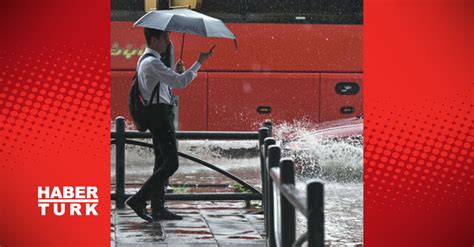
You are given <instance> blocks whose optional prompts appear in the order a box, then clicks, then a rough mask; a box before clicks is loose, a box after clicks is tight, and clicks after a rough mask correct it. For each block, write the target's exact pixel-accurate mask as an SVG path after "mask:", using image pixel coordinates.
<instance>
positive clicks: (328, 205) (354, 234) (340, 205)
mask: <svg viewBox="0 0 474 247" xmlns="http://www.w3.org/2000/svg"><path fill="white" fill-rule="evenodd" d="M273 132H274V136H275V138H276V139H277V140H281V142H280V145H281V146H282V156H283V157H291V158H293V159H294V160H295V166H296V186H297V188H298V189H299V190H301V191H304V192H305V193H306V184H307V183H308V182H309V181H310V180H314V179H320V180H322V181H323V183H324V188H325V189H324V195H325V196H324V200H325V204H324V205H325V209H324V211H325V239H326V244H328V245H338V246H339V245H347V244H353V243H362V241H363V186H362V172H363V140H362V136H361V135H359V136H350V137H345V138H324V137H322V135H321V132H320V131H318V130H315V128H314V127H313V126H311V125H310V124H308V123H306V122H299V123H293V124H287V123H284V124H281V125H277V126H275V127H274V130H273ZM296 221H297V235H298V236H300V235H302V234H303V233H305V232H306V229H307V224H306V218H305V217H304V216H303V215H302V214H301V213H297V220H296Z"/></svg>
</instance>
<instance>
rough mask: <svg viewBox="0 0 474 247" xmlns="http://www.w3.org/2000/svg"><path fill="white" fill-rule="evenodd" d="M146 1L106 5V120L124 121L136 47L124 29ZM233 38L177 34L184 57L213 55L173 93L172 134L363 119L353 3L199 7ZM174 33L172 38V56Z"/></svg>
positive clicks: (116, 0)
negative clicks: (109, 117) (108, 89)
mask: <svg viewBox="0 0 474 247" xmlns="http://www.w3.org/2000/svg"><path fill="white" fill-rule="evenodd" d="M147 2H148V1H128V0H112V16H111V18H112V24H111V30H112V34H111V42H112V44H111V61H112V62H111V85H112V89H111V90H112V98H111V107H112V118H115V117H116V116H125V117H126V118H128V108H127V107H128V106H127V94H128V90H129V87H130V82H131V78H132V76H133V74H134V71H135V65H136V62H137V59H138V57H139V56H140V55H141V54H142V52H143V50H144V48H145V43H144V37H143V29H142V28H135V27H133V23H134V22H135V21H136V20H138V18H140V17H141V16H142V15H143V14H145V11H144V6H145V5H146V3H147ZM198 3H199V4H198V8H197V9H196V10H197V11H199V12H201V13H204V14H207V15H210V16H213V17H216V18H219V19H221V20H223V21H224V22H225V23H226V25H227V26H228V27H229V29H230V30H231V31H232V32H233V33H234V34H235V35H236V37H237V41H238V49H236V48H235V47H234V44H233V41H232V40H226V39H216V38H214V39H210V38H204V37H199V36H195V35H186V39H185V45H184V56H183V60H184V61H185V65H187V66H190V65H191V64H192V63H193V62H194V61H195V60H196V58H197V55H198V52H199V51H201V50H207V49H209V48H210V47H212V46H213V45H214V44H215V45H217V46H216V48H215V49H214V56H213V57H212V58H211V59H210V60H209V61H208V62H207V63H206V64H205V65H204V66H203V67H202V69H201V71H200V72H199V75H198V77H197V78H196V79H195V81H193V82H192V83H191V85H190V86H188V87H187V88H186V89H183V90H175V91H174V92H175V94H176V95H178V96H179V126H178V129H179V130H201V131H204V130H208V131H219V130H229V131H249V130H255V128H256V127H257V126H258V125H259V124H260V123H261V122H262V121H263V120H265V119H271V120H272V121H273V122H274V123H276V124H278V123H281V122H292V121H299V120H304V121H309V122H312V123H321V122H326V121H331V120H337V119H343V118H350V117H354V116H359V115H362V112H363V109H362V77H363V62H362V61H363V60H362V49H363V39H362V34H363V31H362V22H363V18H362V16H363V14H362V9H363V8H362V0H320V1H311V0H278V1H276V0H200V1H199V0H198ZM181 38H182V35H181V34H178V33H174V34H172V35H171V39H172V42H173V43H174V45H175V54H176V55H175V56H176V57H179V54H180V52H181Z"/></svg>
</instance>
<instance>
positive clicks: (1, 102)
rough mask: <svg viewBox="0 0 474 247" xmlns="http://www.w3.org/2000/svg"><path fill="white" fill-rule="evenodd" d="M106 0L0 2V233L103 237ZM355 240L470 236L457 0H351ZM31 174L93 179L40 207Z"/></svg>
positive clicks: (466, 36) (445, 241)
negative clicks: (66, 209) (94, 193)
mask: <svg viewBox="0 0 474 247" xmlns="http://www.w3.org/2000/svg"><path fill="white" fill-rule="evenodd" d="M108 5H109V2H108V1H102V2H98V1H48V2H43V3H39V2H34V1H28V2H24V1H15V2H14V1H8V2H5V1H4V2H2V3H1V4H0V7H1V8H0V9H1V11H2V16H1V22H0V31H1V33H2V34H3V35H2V49H1V51H0V66H1V67H0V68H1V70H0V73H1V74H0V107H1V108H0V109H1V112H0V157H1V160H0V183H1V184H0V185H1V186H0V188H1V189H0V193H1V196H2V199H1V203H0V245H1V246H24V245H47V246H55V245H56V246H74V245H77V246H106V245H108V244H109V236H110V227H109V221H110V217H109V207H110V203H109V197H110V196H109V184H110V181H109V170H110V165H109V159H110V155H109V136H110V129H109V119H110V117H109V99H110V93H109V86H110V85H109V75H108V71H109V45H110V38H109V33H110V31H109V22H110V17H109V6H108ZM364 8H365V10H364V12H365V24H364V31H365V32H364V43H365V47H364V52H365V53H364V76H365V78H364V97H365V99H364V100H365V102H364V104H365V105H364V111H365V154H364V156H365V160H364V161H365V174H364V178H365V181H364V182H365V188H364V189H365V195H364V200H365V204H364V210H365V214H364V219H365V222H364V224H365V228H364V233H365V237H364V242H365V245H366V246H472V245H473V244H474V234H473V233H474V229H473V219H474V215H473V206H472V205H474V203H473V198H474V195H473V182H474V181H473V180H474V175H473V167H474V166H473V164H472V160H473V158H474V152H473V148H472V145H473V142H474V140H473V138H474V133H473V124H472V122H473V117H472V116H473V113H472V105H473V102H472V95H473V81H474V78H473V71H474V67H473V55H472V54H473V43H474V42H473V24H472V23H473V22H472V16H471V15H472V13H474V2H473V1H471V0H433V1H427V0H411V1H407V0H398V1H395V0H391V1H380V0H366V1H365V3H364ZM38 185H95V186H98V187H99V196H100V203H99V208H98V210H99V214H100V216H99V217H69V216H64V217H40V211H39V208H38V207H37V205H36V203H37V202H36V187H37V186H38Z"/></svg>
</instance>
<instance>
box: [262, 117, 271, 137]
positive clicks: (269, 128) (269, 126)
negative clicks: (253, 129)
mask: <svg viewBox="0 0 474 247" xmlns="http://www.w3.org/2000/svg"><path fill="white" fill-rule="evenodd" d="M263 127H266V128H268V136H273V123H272V120H270V119H266V120H265V121H264V122H263Z"/></svg>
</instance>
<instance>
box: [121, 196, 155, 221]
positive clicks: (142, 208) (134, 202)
mask: <svg viewBox="0 0 474 247" xmlns="http://www.w3.org/2000/svg"><path fill="white" fill-rule="evenodd" d="M125 203H126V204H127V205H128V206H129V207H130V208H131V209H132V210H133V211H134V212H135V213H136V214H137V215H138V217H140V218H142V219H144V220H146V221H148V222H153V218H151V217H150V215H148V211H147V210H146V202H144V201H139V200H138V199H137V198H136V196H134V195H133V196H131V197H130V198H128V199H127V201H125Z"/></svg>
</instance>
